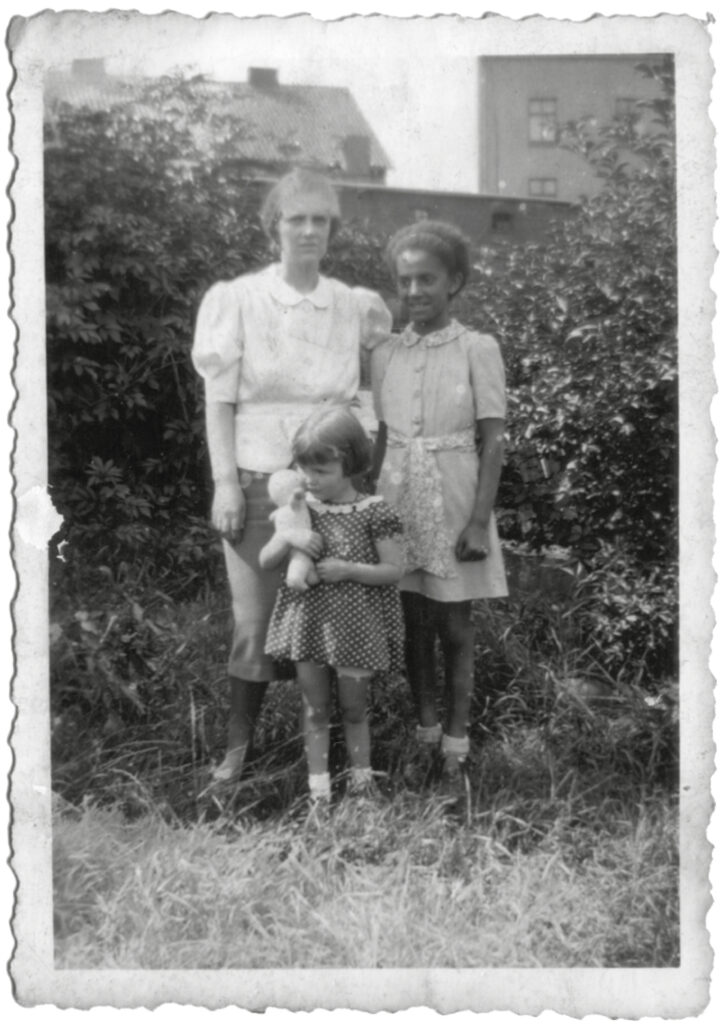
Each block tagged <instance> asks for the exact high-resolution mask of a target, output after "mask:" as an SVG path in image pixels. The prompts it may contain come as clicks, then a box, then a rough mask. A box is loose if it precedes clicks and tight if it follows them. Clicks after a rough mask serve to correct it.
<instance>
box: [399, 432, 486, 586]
mask: <svg viewBox="0 0 725 1024" xmlns="http://www.w3.org/2000/svg"><path fill="white" fill-rule="evenodd" d="M388 446H389V447H390V448H402V449H403V450H404V454H403V463H402V466H401V476H402V482H401V485H400V490H399V492H398V497H397V500H396V505H397V508H398V512H399V514H400V517H401V519H402V520H403V525H404V527H405V534H404V540H403V544H404V548H405V562H406V566H405V568H406V572H413V570H415V569H424V570H425V572H429V573H431V574H432V575H433V576H441V577H443V578H444V579H452V578H454V577H455V576H457V575H458V572H457V563H456V559H455V555H454V553H453V551H454V547H455V543H456V538H455V537H453V536H452V535H451V531H450V529H449V527H448V526H447V525H446V522H445V515H444V508H443V478H442V477H441V472H440V469H439V468H438V462H437V460H436V458H435V455H434V454H433V453H434V452H450V451H461V452H475V450H476V438H475V434H474V431H473V428H469V429H468V430H458V431H456V432H455V433H453V434H441V435H440V436H439V437H406V436H405V435H404V434H399V433H398V432H397V431H395V430H389V431H388Z"/></svg>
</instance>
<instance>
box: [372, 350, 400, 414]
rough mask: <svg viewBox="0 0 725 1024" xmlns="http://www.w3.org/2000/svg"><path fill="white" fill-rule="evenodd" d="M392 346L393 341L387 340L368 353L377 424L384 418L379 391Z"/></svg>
mask: <svg viewBox="0 0 725 1024" xmlns="http://www.w3.org/2000/svg"><path fill="white" fill-rule="evenodd" d="M394 344H395V341H394V339H393V338H388V340H387V341H386V342H384V343H383V344H382V345H378V347H377V348H375V349H373V351H372V352H371V353H370V390H371V391H372V394H373V411H374V412H375V418H376V419H377V420H378V422H380V421H384V420H385V416H384V415H383V405H382V399H381V391H382V387H383V377H384V376H385V371H386V369H387V368H388V363H389V362H390V356H391V355H392V352H393V345H394Z"/></svg>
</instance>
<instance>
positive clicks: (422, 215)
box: [413, 206, 430, 221]
mask: <svg viewBox="0 0 725 1024" xmlns="http://www.w3.org/2000/svg"><path fill="white" fill-rule="evenodd" d="M413 220H415V221H419V220H430V214H429V213H428V211H427V210H426V209H424V208H423V207H422V206H419V207H418V208H417V209H416V210H413Z"/></svg>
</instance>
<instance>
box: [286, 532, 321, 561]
mask: <svg viewBox="0 0 725 1024" xmlns="http://www.w3.org/2000/svg"><path fill="white" fill-rule="evenodd" d="M281 536H282V538H283V540H284V541H285V542H286V543H287V544H289V546H290V547H291V548H295V550H296V551H302V552H303V554H305V555H309V556H310V558H319V557H320V555H321V554H322V549H323V547H324V542H323V540H322V537H321V536H320V534H319V533H315V532H314V530H304V529H294V528H292V529H291V530H282V531H281Z"/></svg>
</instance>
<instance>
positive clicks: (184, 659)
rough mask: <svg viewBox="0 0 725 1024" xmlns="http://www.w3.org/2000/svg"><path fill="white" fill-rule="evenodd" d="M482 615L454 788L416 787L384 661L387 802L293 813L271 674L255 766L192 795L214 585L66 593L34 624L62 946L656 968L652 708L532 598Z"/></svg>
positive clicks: (407, 725)
mask: <svg viewBox="0 0 725 1024" xmlns="http://www.w3.org/2000/svg"><path fill="white" fill-rule="evenodd" d="M477 615H478V643H477V660H476V682H477V688H476V698H475V701H474V709H473V714H472V723H471V732H472V737H473V741H474V751H475V756H474V759H473V766H472V794H471V797H472V798H471V804H470V807H469V808H467V809H466V810H465V812H464V813H459V814H456V815H451V814H450V813H448V812H447V811H446V809H445V807H444V805H443V801H442V800H441V798H440V796H439V795H437V794H436V793H435V791H431V790H429V789H426V788H421V786H420V785H417V784H416V785H413V784H411V782H410V780H409V779H408V777H407V774H406V766H407V765H408V764H409V763H410V761H411V759H412V757H413V754H414V739H413V714H412V708H411V705H410V699H409V696H408V692H407V687H406V685H405V682H404V680H391V679H382V678H381V679H379V680H377V681H376V684H375V686H374V688H373V693H372V697H371V724H372V733H373V741H374V742H373V763H374V766H375V768H376V769H378V770H379V771H380V772H382V773H385V778H386V781H387V787H386V797H385V800H384V801H383V802H382V803H381V804H380V805H379V806H375V807H372V808H365V809H360V808H359V807H356V806H355V805H353V804H352V803H348V802H346V800H345V799H344V798H342V799H341V800H340V801H339V803H338V805H337V808H336V811H335V813H334V814H333V816H332V819H331V820H330V821H329V822H327V823H324V824H323V826H322V827H313V825H312V824H311V823H306V822H305V820H304V817H303V815H301V813H300V807H301V802H302V799H303V796H304V792H305V766H304V759H303V756H302V748H301V743H300V739H299V736H298V726H297V712H298V703H297V701H298V695H297V693H296V691H295V687H294V684H293V683H291V682H289V683H279V684H275V685H273V686H272V687H271V688H270V691H269V695H268V698H267V700H266V702H265V707H264V711H263V715H262V718H261V720H260V723H259V728H258V734H257V748H258V754H257V759H256V761H255V762H254V763H253V765H252V771H251V773H250V775H249V777H248V778H247V779H246V780H245V781H244V782H243V783H242V784H241V785H240V786H239V787H238V789H236V790H235V791H233V792H230V793H227V794H224V795H221V796H218V797H216V798H214V799H212V798H210V796H209V794H208V792H207V786H208V782H209V767H210V765H211V764H213V763H214V761H215V760H216V759H218V758H219V757H220V756H221V753H222V750H223V744H224V718H225V708H226V693H225V688H224V657H225V650H226V643H227V638H228V629H229V610H228V608H227V607H226V605H225V603H224V602H223V601H220V600H206V601H203V602H198V603H196V604H187V605H182V606H180V605H178V604H175V603H173V602H171V601H168V600H165V598H164V595H156V596H153V595H147V597H146V598H144V599H140V598H139V599H135V598H131V597H129V596H128V595H127V594H124V593H120V592H119V593H115V595H110V596H109V594H108V593H99V594H97V595H94V596H93V597H92V598H90V597H89V596H88V593H85V594H83V595H81V596H79V594H77V593H76V594H74V593H72V592H71V590H70V588H68V587H66V588H65V591H64V601H63V602H62V603H61V604H58V605H56V606H54V609H53V616H52V619H53V625H52V627H51V641H52V651H53V662H54V674H53V680H52V693H53V709H54V710H53V775H54V790H55V792H56V794H57V795H58V799H57V809H56V816H55V824H54V868H55V887H56V891H55V901H54V910H55V938H56V962H57V966H58V967H61V968H77V969H88V968H94V967H95V968H101V967H103V968H124V969H129V968H146V969H154V968H170V969H178V968H185V967H186V968H192V969H201V968H212V969H213V968H262V967H266V968H275V967H279V968H283V967H317V966H327V967H373V966H380V967H497V966H502V967H503V966H505V967H541V966H544V967H547V966H550V967H584V966H591V967H597V966H606V967H615V966H624V967H655V966H657V967H660V966H662V967H664V966H676V965H677V963H678V957H679V943H678V934H679V933H678V865H677V849H678V842H677V838H678V815H677V807H676V803H675V797H674V793H675V792H676V786H675V783H676V718H675V714H674V708H673V705H672V702H671V701H669V700H665V699H664V698H663V693H664V691H661V692H660V694H659V695H658V697H657V699H656V700H653V699H652V697H651V695H649V696H648V695H647V694H645V693H644V692H643V691H641V690H640V689H637V687H634V686H628V685H627V681H626V680H623V679H622V680H609V681H607V680H605V679H602V678H600V679H599V681H598V686H593V683H594V680H593V678H592V676H591V662H586V661H585V660H584V658H583V656H582V655H581V653H580V651H581V644H580V642H579V638H577V637H576V636H573V635H570V632H569V626H568V625H567V621H568V620H566V613H565V612H564V615H563V617H562V612H561V609H558V610H557V606H556V605H555V604H553V603H552V602H551V601H549V602H548V603H547V602H546V601H544V602H537V603H535V606H530V607H529V606H528V605H525V604H521V603H516V602H507V603H504V604H502V605H500V606H498V607H494V608H480V609H479V610H478V612H477ZM586 669H589V670H590V671H589V675H587V674H586V671H585V670H586ZM605 684H606V685H605ZM665 696H666V694H665ZM344 764H345V762H344V749H343V746H342V742H341V734H340V729H339V725H337V726H336V727H335V728H334V729H333V749H332V758H331V767H332V768H333V770H335V769H336V770H341V769H343V768H344Z"/></svg>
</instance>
